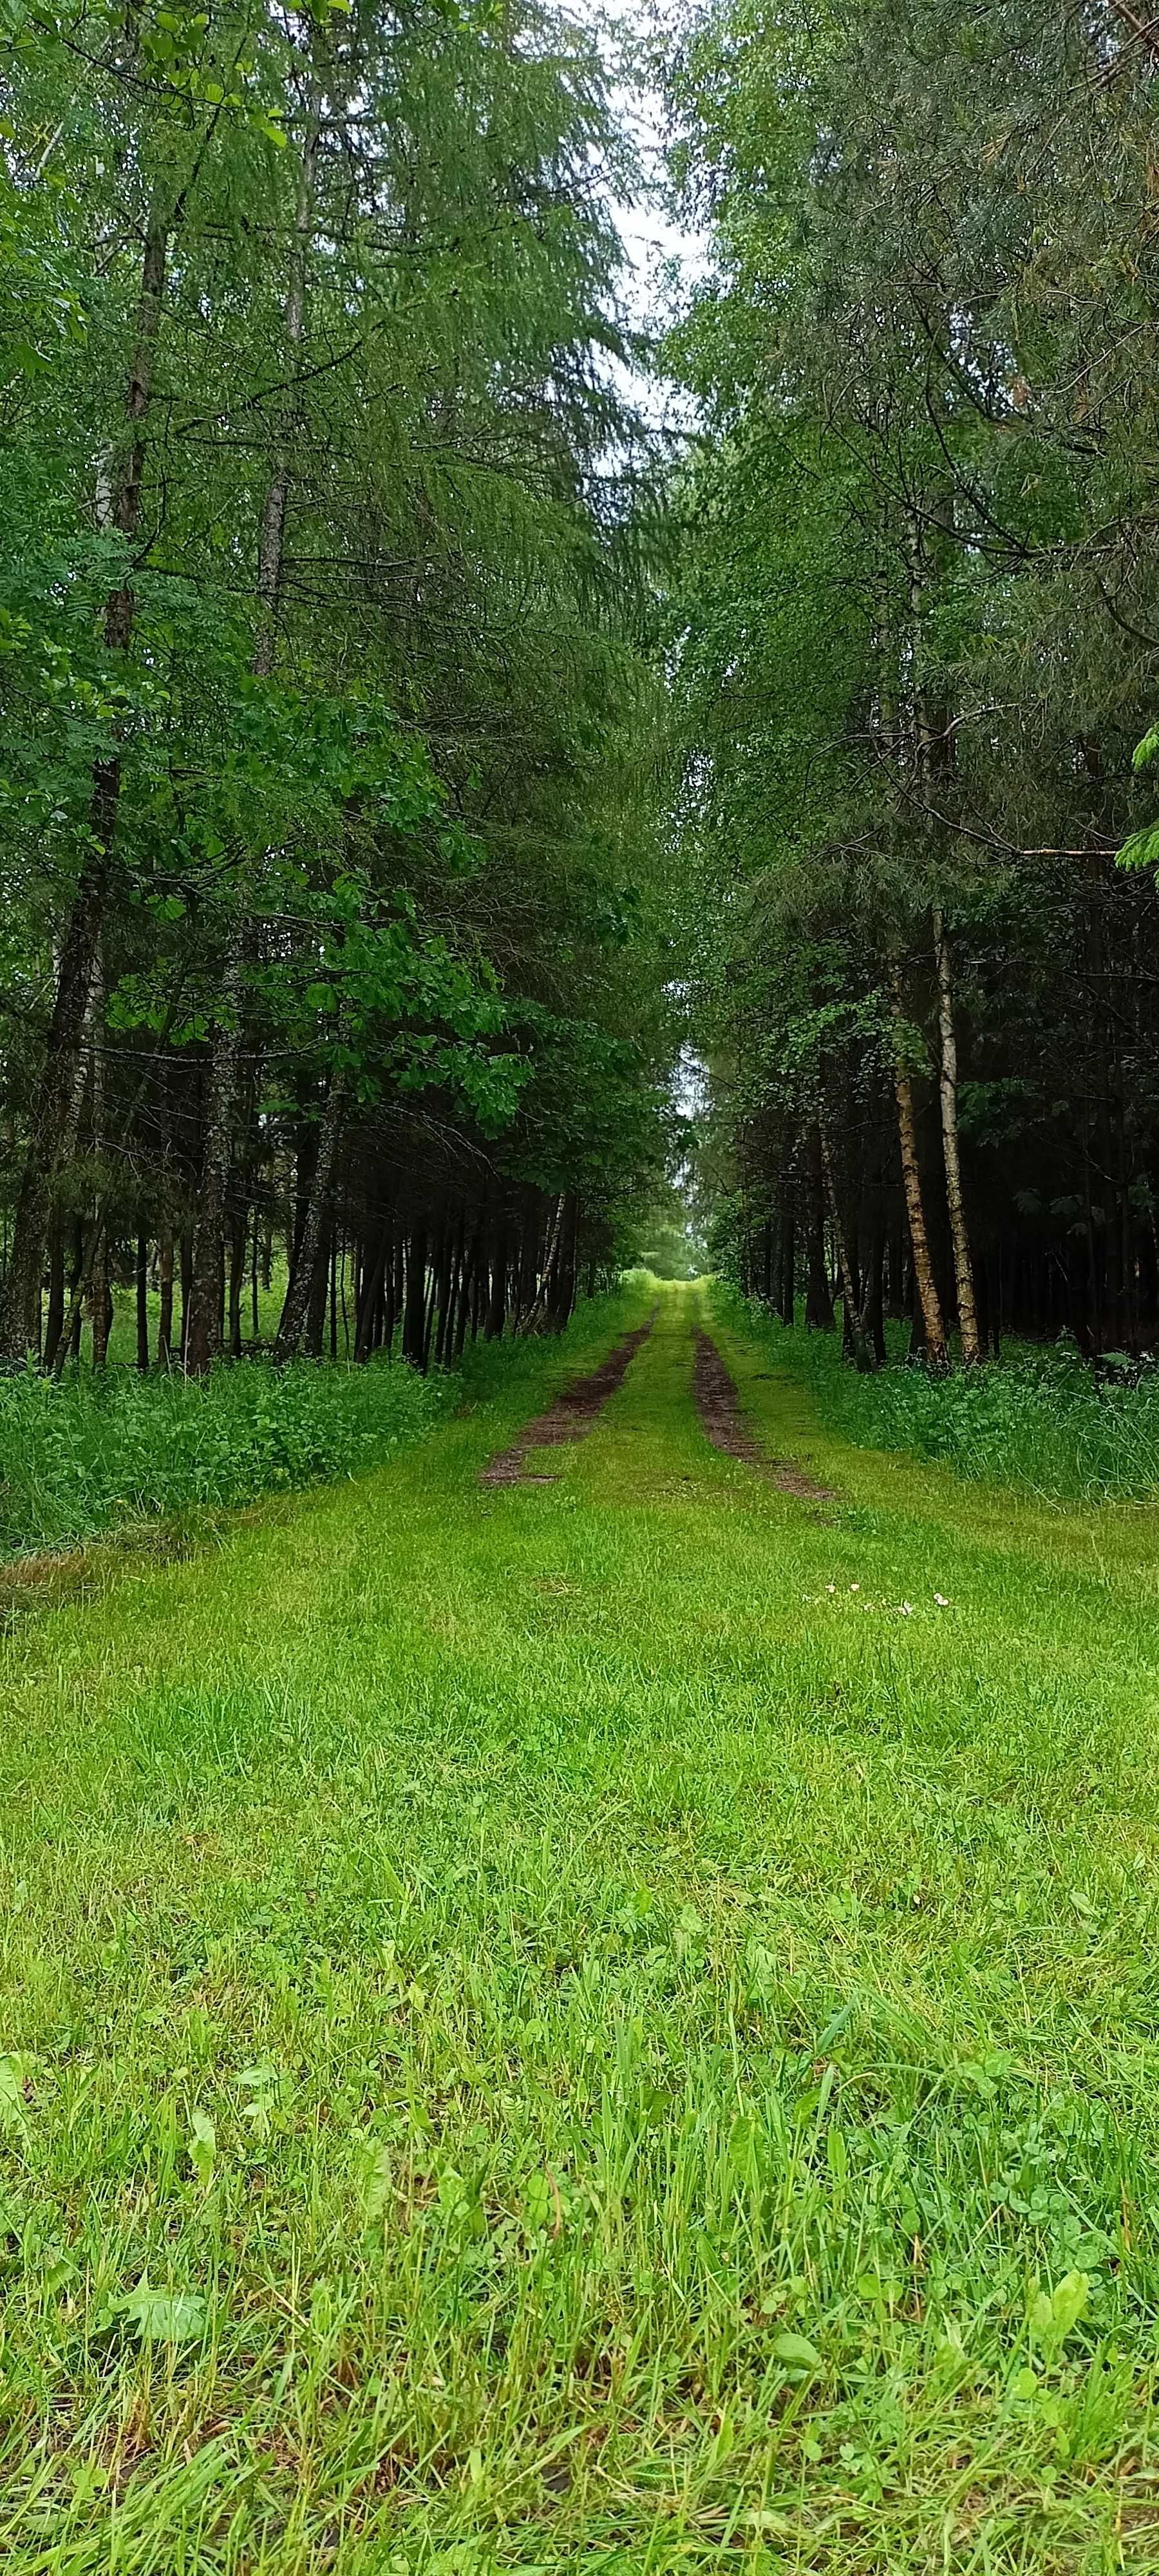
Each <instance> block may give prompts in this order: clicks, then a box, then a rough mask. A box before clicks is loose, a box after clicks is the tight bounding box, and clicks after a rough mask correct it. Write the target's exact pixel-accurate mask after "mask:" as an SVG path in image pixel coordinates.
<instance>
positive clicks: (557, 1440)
mask: <svg viewBox="0 0 1159 2576" xmlns="http://www.w3.org/2000/svg"><path fill="white" fill-rule="evenodd" d="M659 1312H660V1309H659V1307H658V1306H654V1307H653V1309H652V1312H651V1314H650V1315H649V1317H648V1321H647V1323H646V1324H641V1325H639V1327H638V1328H637V1330H636V1331H635V1332H634V1333H628V1334H627V1335H626V1337H625V1339H624V1340H623V1341H622V1342H617V1344H616V1347H615V1349H614V1350H613V1351H609V1353H608V1356H607V1358H606V1360H601V1361H600V1365H599V1367H598V1368H597V1369H592V1370H591V1371H590V1373H589V1375H588V1376H587V1377H580V1378H577V1379H576V1382H575V1385H574V1386H569V1387H566V1388H565V1390H564V1392H563V1394H562V1395H557V1397H556V1399H555V1402H554V1404H552V1405H550V1406H549V1408H548V1410H547V1412H546V1413H540V1414H537V1415H536V1418H535V1420H534V1422H528V1423H525V1424H524V1427H523V1429H522V1431H521V1432H520V1434H519V1438H518V1440H517V1441H515V1443H514V1445H513V1446H512V1447H511V1448H510V1449H501V1450H499V1452H498V1454H497V1455H496V1456H495V1457H494V1458H491V1459H489V1460H488V1462H487V1465H486V1466H485V1467H481V1468H480V1470H479V1482H480V1484H481V1485H554V1484H557V1483H558V1481H559V1480H558V1477H556V1476H552V1475H542V1476H535V1475H532V1474H531V1473H530V1471H529V1469H528V1467H527V1453H528V1450H529V1449H554V1448H557V1447H559V1446H560V1444H561V1443H562V1442H563V1441H565V1440H583V1439H585V1438H586V1437H587V1434H588V1432H589V1431H590V1430H591V1428H592V1425H593V1423H594V1422H596V1421H597V1420H598V1418H599V1416H600V1414H601V1413H602V1412H603V1409H604V1406H605V1404H606V1403H607V1401H608V1398H609V1396H611V1395H614V1394H615V1392H616V1389H617V1387H619V1386H622V1385H623V1382H624V1379H625V1377H626V1376H627V1373H628V1370H629V1369H630V1367H631V1365H632V1362H633V1360H634V1359H635V1356H636V1353H637V1351H638V1350H640V1349H641V1348H642V1346H643V1344H644V1343H645V1342H646V1341H647V1339H648V1335H649V1333H650V1332H651V1330H652V1326H653V1324H654V1323H655V1321H656V1317H657V1315H658V1314H659Z"/></svg>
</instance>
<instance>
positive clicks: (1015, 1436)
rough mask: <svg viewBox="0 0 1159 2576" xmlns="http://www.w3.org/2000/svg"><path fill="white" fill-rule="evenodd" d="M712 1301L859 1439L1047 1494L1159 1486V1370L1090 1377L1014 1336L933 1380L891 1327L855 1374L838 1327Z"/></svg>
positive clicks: (1075, 1357) (1080, 1364)
mask: <svg viewBox="0 0 1159 2576" xmlns="http://www.w3.org/2000/svg"><path fill="white" fill-rule="evenodd" d="M716 1305H717V1311H718V1312H719V1313H720V1315H721V1317H722V1319H723V1320H726V1321H727V1320H730V1319H731V1320H733V1321H735V1322H737V1323H738V1324H739V1323H742V1322H743V1329H744V1330H746V1331H750V1332H752V1331H755V1332H756V1333H758V1334H759V1335H760V1336H761V1337H762V1338H763V1339H765V1340H766V1342H767V1344H768V1346H769V1348H770V1356H772V1357H774V1358H775V1359H776V1360H777V1362H778V1363H779V1364H780V1365H782V1366H785V1367H788V1368H791V1370H792V1371H793V1374H794V1376H797V1377H800V1378H802V1379H803V1380H804V1381H805V1382H806V1383H807V1385H808V1387H809V1389H810V1392H811V1394H812V1396H813V1400H814V1403H815V1405H816V1407H817V1411H818V1413H819V1415H820V1416H821V1419H822V1420H823V1421H824V1422H825V1423H826V1424H827V1426H828V1427H829V1428H830V1429H831V1430H834V1431H837V1432H839V1433H840V1434H841V1435H842V1437H843V1438H845V1439H846V1440H851V1441H853V1442H855V1443H856V1444H857V1446H858V1447H860V1448H869V1449H901V1450H906V1451H908V1452H909V1453H910V1455H911V1456H914V1457H919V1458H938V1459H941V1460H943V1461H944V1462H945V1464H946V1465H947V1466H949V1467H951V1468H953V1470H954V1472H955V1473H956V1474H957V1475H959V1476H968V1477H971V1478H981V1479H984V1480H985V1481H987V1482H993V1483H998V1484H1006V1485H1016V1486H1020V1487H1021V1488H1023V1489H1024V1490H1025V1491H1027V1492H1030V1493H1035V1494H1039V1495H1041V1496H1042V1497H1043V1498H1044V1499H1047V1500H1051V1501H1059V1502H1067V1501H1076V1502H1077V1501H1082V1502H1131V1501H1146V1500H1149V1499H1150V1498H1151V1497H1152V1496H1154V1495H1155V1494H1157V1493H1159V1369H1157V1370H1154V1371H1149V1372H1147V1373H1146V1374H1145V1375H1144V1376H1143V1377H1142V1378H1141V1379H1140V1380H1139V1382H1138V1383H1137V1384H1132V1383H1131V1382H1130V1381H1129V1379H1128V1378H1127V1377H1125V1376H1124V1377H1123V1378H1122V1379H1118V1378H1115V1377H1114V1376H1111V1377H1105V1378H1103V1379H1098V1378H1096V1377H1095V1375H1094V1373H1093V1371H1092V1370H1091V1369H1090V1368H1089V1366H1088V1365H1087V1363H1086V1362H1085V1361H1084V1360H1083V1359H1082V1358H1081V1357H1080V1355H1079V1353H1078V1352H1077V1351H1076V1350H1075V1349H1074V1347H1073V1345H1071V1346H1069V1347H1068V1346H1067V1345H1066V1344H1065V1343H1053V1344H1050V1345H1047V1346H1031V1345H1028V1344H1025V1343H1021V1344H1012V1345H1011V1346H1010V1347H1009V1349H1008V1351H1007V1353H1006V1354H1005V1355H1004V1357H1003V1358H1002V1359H1000V1360H995V1361H989V1362H987V1364H986V1365H985V1366H984V1367H982V1368H979V1369H972V1370H962V1369H956V1370H954V1371H953V1372H952V1373H951V1374H950V1375H949V1376H948V1377H940V1378H939V1377H933V1376H931V1375H930V1373H929V1371H928V1370H927V1369H924V1368H922V1367H921V1366H920V1365H916V1364H914V1363H911V1362H909V1361H908V1360H907V1359H906V1357H905V1344H906V1342H907V1340H908V1330H906V1331H903V1330H901V1329H900V1328H895V1329H894V1330H893V1331H892V1332H891V1333H890V1335H889V1339H890V1342H891V1349H890V1357H889V1361H888V1363H887V1365H886V1367H885V1368H883V1369H881V1370H879V1371H878V1373H877V1374H876V1376H869V1377H859V1376H858V1375H857V1372H856V1370H855V1369H853V1368H852V1367H851V1366H850V1364H849V1362H848V1361H847V1360H845V1359H844V1358H843V1356H842V1350H841V1335H840V1331H839V1330H837V1331H834V1332H832V1333H810V1332H806V1330H805V1328H804V1326H803V1325H801V1324H797V1325H795V1326H794V1327H793V1328H792V1330H791V1331H790V1330H789V1329H788V1328H787V1327H786V1326H785V1325H783V1324H782V1323H780V1322H779V1321H778V1319H777V1318H776V1317H775V1316H771V1315H769V1314H768V1313H767V1312H766V1311H765V1310H764V1309H762V1308H760V1307H758V1306H756V1305H750V1306H745V1304H744V1303H743V1301H742V1300H741V1299H740V1298H739V1297H737V1296H736V1295H735V1294H734V1293H733V1292H732V1291H730V1290H727V1289H720V1290H718V1291H717V1292H716Z"/></svg>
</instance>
